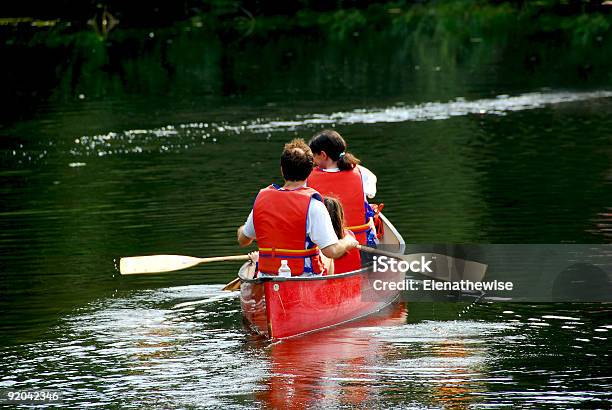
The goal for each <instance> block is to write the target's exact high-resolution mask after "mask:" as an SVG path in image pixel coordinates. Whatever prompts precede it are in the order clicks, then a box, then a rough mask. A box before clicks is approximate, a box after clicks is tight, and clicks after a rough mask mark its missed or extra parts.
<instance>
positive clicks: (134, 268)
mask: <svg viewBox="0 0 612 410" xmlns="http://www.w3.org/2000/svg"><path fill="white" fill-rule="evenodd" d="M202 261H203V259H202V258H196V257H193V256H182V255H151V256H131V257H128V258H121V260H120V261H119V271H120V272H121V274H122V275H134V274H138V273H158V272H171V271H175V270H179V269H186V268H190V267H192V266H195V265H198V264H199V263H201V262H202Z"/></svg>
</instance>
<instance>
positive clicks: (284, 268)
mask: <svg viewBox="0 0 612 410" xmlns="http://www.w3.org/2000/svg"><path fill="white" fill-rule="evenodd" d="M278 276H279V277H281V278H290V277H291V268H289V265H288V264H287V260H286V259H283V260H281V266H280V268H278Z"/></svg>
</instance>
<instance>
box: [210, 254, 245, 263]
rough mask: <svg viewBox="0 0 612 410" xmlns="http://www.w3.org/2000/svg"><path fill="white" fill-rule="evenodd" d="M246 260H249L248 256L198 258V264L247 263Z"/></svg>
mask: <svg viewBox="0 0 612 410" xmlns="http://www.w3.org/2000/svg"><path fill="white" fill-rule="evenodd" d="M248 260H249V255H232V256H213V257H210V258H200V262H199V263H208V262H224V261H248Z"/></svg>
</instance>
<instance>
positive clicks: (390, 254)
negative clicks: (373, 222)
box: [358, 245, 405, 260]
mask: <svg viewBox="0 0 612 410" xmlns="http://www.w3.org/2000/svg"><path fill="white" fill-rule="evenodd" d="M358 249H360V250H362V251H364V252H368V253H373V254H376V255H381V256H388V257H390V258H395V259H402V260H403V257H404V256H405V255H402V254H401V253H393V252H387V251H383V250H381V249H376V248H370V247H369V246H363V245H359V246H358Z"/></svg>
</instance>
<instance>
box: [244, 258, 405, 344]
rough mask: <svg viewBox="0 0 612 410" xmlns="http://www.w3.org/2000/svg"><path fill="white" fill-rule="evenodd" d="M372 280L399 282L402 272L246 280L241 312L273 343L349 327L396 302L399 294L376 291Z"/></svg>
mask: <svg viewBox="0 0 612 410" xmlns="http://www.w3.org/2000/svg"><path fill="white" fill-rule="evenodd" d="M374 278H376V279H381V280H385V281H401V280H403V273H401V272H386V273H384V274H381V273H376V274H374V273H373V272H371V268H364V269H362V270H360V271H358V272H355V273H352V274H344V275H334V276H329V277H325V278H303V279H302V278H295V279H285V280H282V279H281V280H279V279H277V278H273V279H272V278H266V279H268V280H262V281H254V282H245V283H242V285H241V305H242V311H243V314H244V316H245V318H246V319H247V321H248V322H249V323H250V324H251V326H252V327H253V329H254V330H255V331H256V332H258V333H261V334H263V335H265V336H266V337H268V338H270V339H283V338H288V337H293V336H297V335H301V334H304V333H309V332H313V331H316V330H320V329H324V328H327V327H330V326H335V325H338V324H340V323H345V322H348V321H350V320H354V319H357V318H360V317H363V316H366V315H369V314H371V313H374V312H377V311H379V310H380V309H382V308H384V307H385V306H387V305H389V304H390V303H392V302H393V301H394V300H395V299H396V298H397V297H398V294H399V292H398V291H388V290H385V291H382V290H375V289H374V287H373V281H374Z"/></svg>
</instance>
